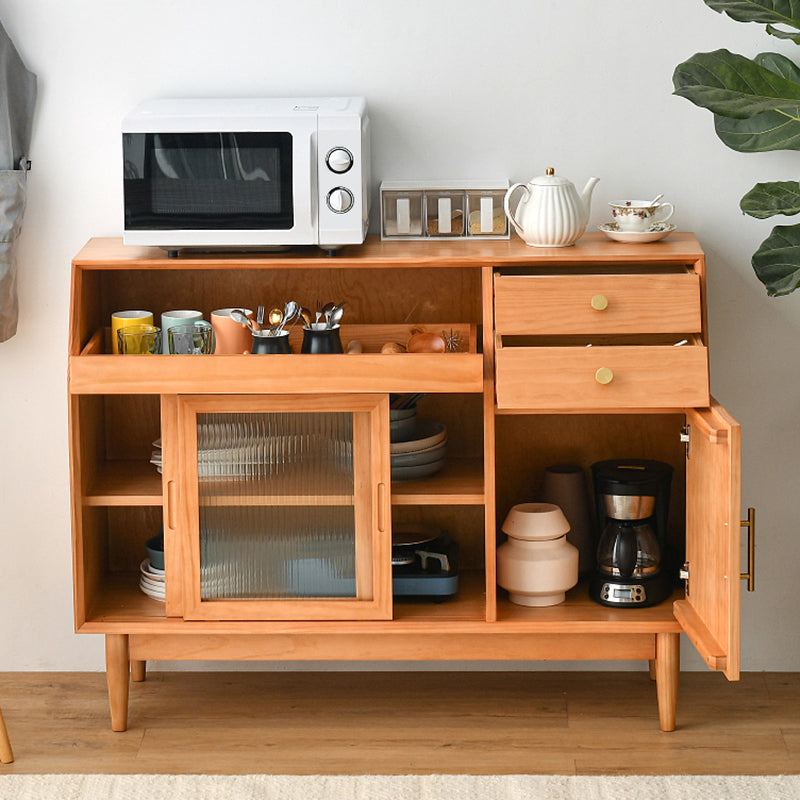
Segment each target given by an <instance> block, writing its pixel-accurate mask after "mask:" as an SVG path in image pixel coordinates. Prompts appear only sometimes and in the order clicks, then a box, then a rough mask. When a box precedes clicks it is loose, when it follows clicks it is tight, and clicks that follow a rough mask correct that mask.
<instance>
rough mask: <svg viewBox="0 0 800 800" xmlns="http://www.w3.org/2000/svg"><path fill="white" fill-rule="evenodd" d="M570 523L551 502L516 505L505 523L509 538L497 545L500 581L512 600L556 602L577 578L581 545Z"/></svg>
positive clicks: (527, 603)
mask: <svg viewBox="0 0 800 800" xmlns="http://www.w3.org/2000/svg"><path fill="white" fill-rule="evenodd" d="M568 531H569V523H567V521H566V517H565V516H564V513H563V512H562V511H561V509H560V508H559V507H558V506H556V505H553V504H552V503H524V504H522V505H519V506H514V507H513V508H512V509H511V511H510V512H509V514H508V516H507V517H506V520H505V522H504V523H503V532H504V533H505V534H506V535H507V536H508V540H507V541H506V542H504V543H503V544H501V545H500V547H498V548H497V583H498V584H499V585H500V586H502V587H503V588H504V589H506V590H508V593H509V599H510V600H511V602H512V603H516V604H517V605H521V606H554V605H557V604H558V603H563V602H564V598H565V594H566V591H567V590H568V589H571V588H572V587H573V586H574V585H575V584H576V583H577V582H578V549H577V548H576V547H573V545H571V544H570V543H569V542H568V541H567V532H568Z"/></svg>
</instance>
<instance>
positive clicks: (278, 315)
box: [267, 308, 283, 336]
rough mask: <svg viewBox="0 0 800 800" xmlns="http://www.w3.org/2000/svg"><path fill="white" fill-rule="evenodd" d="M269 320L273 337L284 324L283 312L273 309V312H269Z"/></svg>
mask: <svg viewBox="0 0 800 800" xmlns="http://www.w3.org/2000/svg"><path fill="white" fill-rule="evenodd" d="M267 319H268V320H269V333H270V336H272V335H273V334H274V333H275V331H276V330H277V329H278V326H279V325H280V324H281V322H283V311H281V310H280V309H279V308H273V309H272V311H270V312H269V316H268V317H267Z"/></svg>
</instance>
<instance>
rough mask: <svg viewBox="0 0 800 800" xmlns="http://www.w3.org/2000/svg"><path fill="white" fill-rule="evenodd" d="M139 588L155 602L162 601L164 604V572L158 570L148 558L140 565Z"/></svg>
mask: <svg viewBox="0 0 800 800" xmlns="http://www.w3.org/2000/svg"><path fill="white" fill-rule="evenodd" d="M139 572H140V575H139V588H140V589H141V590H142V591H143V592H144V593H145V594H146V595H147V596H148V597H152V598H153V600H160V601H161V602H162V603H163V602H164V599H165V597H166V584H165V582H164V570H163V569H156V568H155V567H154V566H153V565H152V564H151V563H150V559H149V558H146V559H145V560H144V561H142V563H141V564H140V565H139Z"/></svg>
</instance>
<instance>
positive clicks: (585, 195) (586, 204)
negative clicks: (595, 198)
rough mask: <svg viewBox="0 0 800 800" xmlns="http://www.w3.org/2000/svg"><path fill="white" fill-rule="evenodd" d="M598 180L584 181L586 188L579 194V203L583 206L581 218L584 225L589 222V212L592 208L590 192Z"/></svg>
mask: <svg viewBox="0 0 800 800" xmlns="http://www.w3.org/2000/svg"><path fill="white" fill-rule="evenodd" d="M599 180H600V178H589V180H588V181H586V186H584V187H583V191H582V192H581V203H582V204H583V218H584V220H585V221H584V224H586V223H587V222H588V221H589V211H590V210H591V208H592V192H593V191H594V187H595V186H597V182H598V181H599Z"/></svg>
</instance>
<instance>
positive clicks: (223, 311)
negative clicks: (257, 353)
mask: <svg viewBox="0 0 800 800" xmlns="http://www.w3.org/2000/svg"><path fill="white" fill-rule="evenodd" d="M234 310H235V309H234V308H218V309H217V310H216V311H212V312H211V327H212V328H214V338H215V339H216V342H217V344H216V346H215V348H214V355H217V356H219V355H241V354H242V353H249V352H250V348H251V347H252V346H253V337H252V335H251V334H250V330H249V329H248V327H247V326H246V325H242V323H241V322H237V321H236V320H235V319H233V318H232V317H231V311H234ZM239 310H240V311H243V312H244V313H245V314H246V315H247V316H248V317H252V315H253V311H252V309H249V308H240V309H239Z"/></svg>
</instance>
